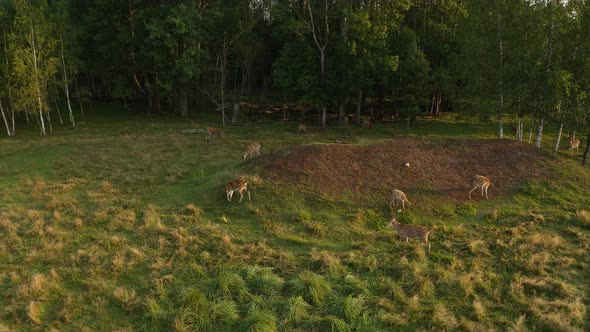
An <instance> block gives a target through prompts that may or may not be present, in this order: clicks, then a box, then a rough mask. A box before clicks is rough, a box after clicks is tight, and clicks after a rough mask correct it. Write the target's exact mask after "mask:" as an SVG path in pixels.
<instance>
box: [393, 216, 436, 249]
mask: <svg viewBox="0 0 590 332" xmlns="http://www.w3.org/2000/svg"><path fill="white" fill-rule="evenodd" d="M385 228H395V230H396V231H397V233H398V234H399V235H400V236H401V238H402V240H403V239H404V238H405V239H406V242H407V243H408V244H409V243H410V241H408V239H409V238H411V237H415V238H418V239H420V242H422V243H426V244H428V252H429V253H430V241H429V240H428V235H430V233H431V231H430V229H429V228H428V227H424V226H419V225H403V224H400V223H399V222H398V221H397V220H396V219H395V217H391V219H389V224H387V226H385Z"/></svg>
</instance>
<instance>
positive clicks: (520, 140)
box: [518, 116, 524, 142]
mask: <svg viewBox="0 0 590 332" xmlns="http://www.w3.org/2000/svg"><path fill="white" fill-rule="evenodd" d="M523 129H524V121H522V116H519V117H518V141H519V142H522V130H523Z"/></svg>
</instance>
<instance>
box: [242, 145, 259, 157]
mask: <svg viewBox="0 0 590 332" xmlns="http://www.w3.org/2000/svg"><path fill="white" fill-rule="evenodd" d="M260 147H261V146H260V143H252V144H250V145H248V147H247V148H246V152H244V158H243V159H246V157H250V158H252V155H253V154H254V153H256V155H258V156H260Z"/></svg>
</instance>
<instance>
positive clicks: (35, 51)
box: [31, 21, 47, 136]
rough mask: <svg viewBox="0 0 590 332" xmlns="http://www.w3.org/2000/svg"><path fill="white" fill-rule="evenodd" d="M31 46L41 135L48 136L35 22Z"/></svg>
mask: <svg viewBox="0 0 590 332" xmlns="http://www.w3.org/2000/svg"><path fill="white" fill-rule="evenodd" d="M31 45H32V47H33V64H34V69H35V81H36V83H37V84H36V85H37V103H38V104H39V118H40V120H41V135H43V136H45V135H47V132H46V131H45V120H44V119H43V103H42V102H41V87H40V83H39V74H38V68H37V49H36V48H35V30H34V29H33V21H31Z"/></svg>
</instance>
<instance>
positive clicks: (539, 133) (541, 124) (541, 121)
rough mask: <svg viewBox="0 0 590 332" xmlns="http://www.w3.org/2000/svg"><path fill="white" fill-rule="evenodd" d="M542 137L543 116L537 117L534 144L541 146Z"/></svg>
mask: <svg viewBox="0 0 590 332" xmlns="http://www.w3.org/2000/svg"><path fill="white" fill-rule="evenodd" d="M542 137H543V118H540V119H539V126H538V127H537V137H536V138H535V146H536V147H537V148H539V149H540V148H541V138H542Z"/></svg>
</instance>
